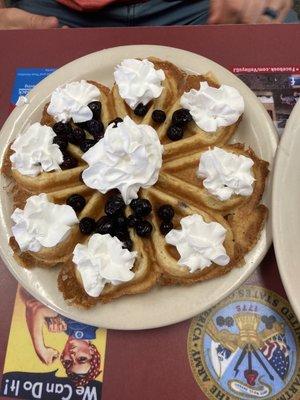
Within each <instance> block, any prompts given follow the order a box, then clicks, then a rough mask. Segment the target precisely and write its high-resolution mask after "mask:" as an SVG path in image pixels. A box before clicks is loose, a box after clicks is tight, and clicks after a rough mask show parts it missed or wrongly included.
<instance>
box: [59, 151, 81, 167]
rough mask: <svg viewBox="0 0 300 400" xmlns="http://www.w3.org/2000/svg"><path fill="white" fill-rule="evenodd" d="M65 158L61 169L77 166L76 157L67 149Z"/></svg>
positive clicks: (64, 154)
mask: <svg viewBox="0 0 300 400" xmlns="http://www.w3.org/2000/svg"><path fill="white" fill-rule="evenodd" d="M63 157H64V160H63V162H62V163H61V164H60V167H61V169H70V168H75V167H77V165H78V161H77V160H76V158H74V157H72V156H71V154H69V153H68V152H67V151H66V152H64V153H63Z"/></svg>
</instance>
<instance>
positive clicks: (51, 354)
mask: <svg viewBox="0 0 300 400" xmlns="http://www.w3.org/2000/svg"><path fill="white" fill-rule="evenodd" d="M38 356H39V358H40V360H41V361H42V362H43V363H44V364H47V365H49V364H53V363H54V361H55V360H56V359H57V358H58V357H59V352H58V351H57V350H55V349H52V348H51V347H45V348H44V349H43V350H42V351H39V353H38Z"/></svg>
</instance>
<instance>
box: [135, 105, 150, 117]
mask: <svg viewBox="0 0 300 400" xmlns="http://www.w3.org/2000/svg"><path fill="white" fill-rule="evenodd" d="M147 111H148V108H147V106H144V104H143V103H139V104H138V105H137V106H136V107H135V109H134V111H133V112H134V114H135V115H137V116H138V117H144V116H145V115H146V114H147Z"/></svg>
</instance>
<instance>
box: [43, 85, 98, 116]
mask: <svg viewBox="0 0 300 400" xmlns="http://www.w3.org/2000/svg"><path fill="white" fill-rule="evenodd" d="M100 95H101V94H100V90H99V89H98V88H97V87H96V86H95V85H92V84H91V83H88V82H87V81H84V80H81V81H80V82H71V83H67V84H66V85H64V86H59V87H58V88H56V89H55V90H54V91H53V92H52V95H51V100H50V104H49V106H48V108H47V112H48V114H50V115H52V116H53V118H54V119H55V121H57V122H59V121H62V122H67V121H69V120H70V119H71V118H72V119H73V121H74V122H85V121H89V120H90V119H92V118H93V113H92V111H91V110H90V109H89V107H88V106H87V105H88V104H89V103H91V102H92V101H98V100H99V98H100Z"/></svg>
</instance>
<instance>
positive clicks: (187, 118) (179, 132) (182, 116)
mask: <svg viewBox="0 0 300 400" xmlns="http://www.w3.org/2000/svg"><path fill="white" fill-rule="evenodd" d="M192 120H193V118H192V116H191V114H190V112H189V110H187V109H186V108H180V109H178V110H176V111H174V113H173V115H172V124H171V125H170V126H169V128H168V130H167V136H168V138H169V139H170V140H172V141H176V140H180V139H182V138H183V134H184V129H185V127H186V126H187V124H188V123H189V122H192Z"/></svg>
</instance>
